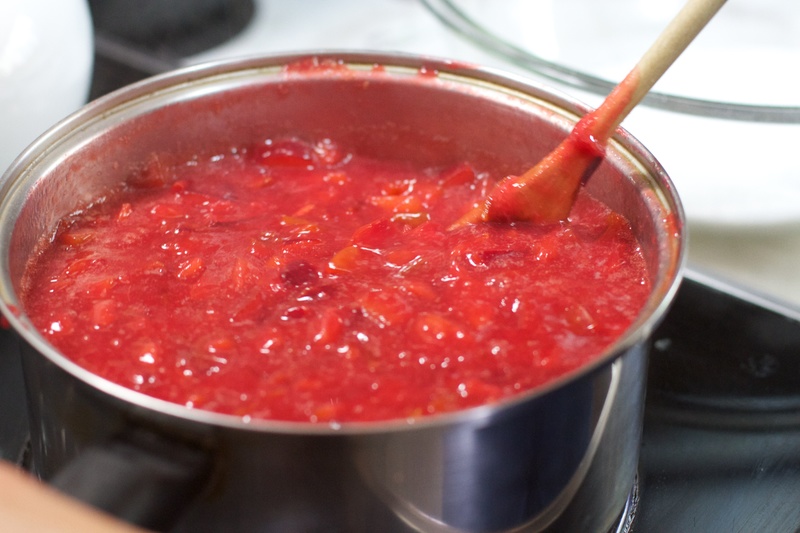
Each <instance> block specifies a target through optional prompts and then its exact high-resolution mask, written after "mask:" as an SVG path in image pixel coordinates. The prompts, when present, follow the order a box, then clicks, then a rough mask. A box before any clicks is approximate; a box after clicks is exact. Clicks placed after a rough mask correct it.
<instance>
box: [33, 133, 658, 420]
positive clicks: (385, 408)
mask: <svg viewBox="0 0 800 533" xmlns="http://www.w3.org/2000/svg"><path fill="white" fill-rule="evenodd" d="M491 186H492V179H491V178H490V177H488V176H486V175H484V174H481V173H476V172H474V171H473V169H472V168H471V167H470V166H469V165H466V164H464V165H461V166H457V167H455V168H447V169H430V168H429V169H419V168H414V167H413V166H411V165H409V164H405V163H400V162H396V161H376V160H371V159H367V158H364V157H361V156H359V155H357V154H350V153H346V152H345V151H343V150H342V149H341V148H340V147H339V146H337V145H336V144H334V143H333V142H330V141H328V140H324V141H321V142H318V143H316V144H310V143H303V142H299V141H296V140H275V141H272V140H268V141H266V142H264V143H259V144H258V145H257V146H254V147H247V148H242V149H238V150H232V151H230V152H228V153H224V154H219V155H217V156H215V157H210V158H199V157H195V158H193V159H191V160H189V161H187V162H186V163H185V164H183V165H178V166H175V167H171V168H164V167H163V166H162V165H159V164H158V161H157V160H154V161H153V164H151V165H150V166H149V167H148V168H147V169H146V170H145V171H144V172H142V174H141V175H140V176H139V177H138V178H137V179H136V180H133V181H130V182H128V183H127V184H125V185H121V186H120V188H119V190H117V191H115V192H113V193H111V194H109V195H108V196H106V197H104V198H100V199H98V200H97V201H96V202H94V203H93V204H92V205H90V206H87V207H85V208H84V209H82V210H80V211H78V212H76V213H75V214H74V215H72V216H70V217H68V218H66V219H65V220H63V221H62V223H61V224H60V226H59V228H58V230H57V232H56V233H55V236H54V237H53V239H52V241H48V242H47V243H45V244H44V245H43V246H42V250H41V252H40V253H39V254H38V255H37V256H36V257H34V258H33V259H32V261H31V262H30V264H29V267H28V272H27V274H26V279H25V281H26V283H25V286H26V287H27V289H26V290H25V291H24V294H23V301H24V306H25V309H26V311H27V313H28V314H29V315H30V316H31V318H32V319H33V321H34V323H35V324H36V326H37V327H38V328H39V329H40V331H41V333H42V334H44V336H45V337H46V338H47V339H48V340H49V341H50V342H51V343H52V344H53V345H54V346H56V347H57V348H58V349H60V350H61V351H62V352H63V353H64V354H66V355H67V356H68V357H69V358H71V359H73V360H74V361H75V362H76V363H77V364H79V365H81V366H82V367H84V368H86V369H88V370H90V371H91V372H94V373H96V374H98V375H100V376H103V377H105V378H107V379H109V380H111V381H114V382H117V383H119V384H122V385H124V386H126V387H129V388H131V389H135V390H137V391H141V392H142V393H145V394H148V395H151V396H154V397H157V398H162V399H164V400H168V401H170V402H176V403H178V404H182V405H186V406H189V407H192V408H197V409H206V410H212V411H217V412H221V413H229V414H233V415H237V416H241V417H244V418H245V419H273V420H292V421H311V422H323V421H324V422H334V421H335V422H348V421H370V420H385V419H396V418H407V417H419V416H424V415H430V414H434V413H442V412H448V411H454V410H458V409H463V408H467V407H471V406H476V405H480V404H485V403H487V402H495V401H498V400H500V399H503V398H508V397H510V396H512V395H516V394H519V393H520V392H522V391H526V390H530V389H532V388H534V387H537V386H539V385H542V384H544V383H547V382H549V381H551V380H553V379H556V378H558V377H559V376H561V375H563V374H564V373H566V372H569V371H571V370H573V369H576V368H578V367H580V366H582V365H585V364H586V363H587V362H589V361H591V360H592V359H593V358H596V357H597V356H598V354H600V353H601V352H602V351H603V350H604V348H606V347H607V346H609V345H610V344H611V343H613V342H614V340H615V339H617V338H618V337H619V336H620V335H621V334H622V333H623V332H624V331H625V330H626V328H628V327H629V325H630V324H631V322H632V321H633V320H634V319H635V317H636V316H637V314H638V313H639V311H640V309H641V307H642V305H643V303H644V301H645V299H646V298H647V295H648V293H649V288H650V283H649V280H648V275H647V272H646V267H645V264H644V261H643V259H642V256H641V253H640V251H639V246H638V243H637V242H636V240H635V239H634V237H633V236H632V232H631V229H630V227H629V225H628V223H627V222H626V220H625V219H624V218H622V217H621V216H620V215H618V214H616V213H614V212H612V211H610V210H609V209H608V208H607V207H606V206H604V205H603V204H601V203H599V202H597V201H596V200H594V199H592V198H590V197H589V196H588V195H586V194H585V193H583V192H581V194H580V195H579V198H578V201H577V203H576V205H575V207H574V209H573V211H572V214H571V216H570V219H569V221H568V222H564V223H559V224H552V225H534V224H514V225H510V224H490V223H481V224H474V225H467V226H464V227H462V228H459V229H457V230H449V229H448V228H449V226H450V225H451V224H452V223H453V222H454V221H455V220H456V219H457V218H458V217H459V216H461V215H462V214H463V213H464V212H465V211H466V210H467V208H468V206H471V205H473V204H474V203H475V202H478V201H480V200H481V199H482V198H483V197H485V195H486V192H487V190H488V189H490V188H491Z"/></svg>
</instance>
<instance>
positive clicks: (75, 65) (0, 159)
mask: <svg viewBox="0 0 800 533" xmlns="http://www.w3.org/2000/svg"><path fill="white" fill-rule="evenodd" d="M93 47H94V40H93V32H92V23H91V15H90V13H89V6H88V4H87V3H86V1H85V0H0V173H2V171H4V170H5V169H6V167H8V166H9V165H10V164H11V162H12V161H13V160H14V158H15V157H16V156H17V155H18V154H19V153H20V152H22V151H23V150H24V149H25V147H26V146H27V145H28V144H30V143H31V142H32V141H33V140H35V139H36V137H38V136H39V134H41V133H43V132H44V131H45V130H47V129H48V128H49V127H50V126H52V125H53V124H55V123H56V122H58V121H59V120H61V119H62V118H64V117H66V116H67V115H68V114H70V113H72V112H73V111H75V110H76V109H78V108H79V107H81V106H82V105H83V104H84V103H85V102H86V100H87V98H88V95H89V84H90V82H91V76H92V65H93V57H94V55H93V54H94V50H93Z"/></svg>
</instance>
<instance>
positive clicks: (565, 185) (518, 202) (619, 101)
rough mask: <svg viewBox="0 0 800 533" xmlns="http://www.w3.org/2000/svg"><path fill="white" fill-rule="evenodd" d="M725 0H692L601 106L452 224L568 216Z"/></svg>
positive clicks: (552, 219) (553, 219) (548, 219)
mask: <svg viewBox="0 0 800 533" xmlns="http://www.w3.org/2000/svg"><path fill="white" fill-rule="evenodd" d="M724 3H725V0H688V2H686V4H685V5H684V6H683V8H682V9H681V10H680V12H678V14H677V15H676V16H675V18H674V19H672V21H671V22H670V23H669V25H668V26H667V27H666V29H665V30H664V31H663V32H662V33H661V35H659V37H658V39H656V41H655V42H654V43H653V44H652V46H651V47H650V48H649V49H648V50H647V52H646V53H645V54H644V56H642V58H641V59H640V60H639V63H637V64H636V66H635V67H634V68H633V70H631V71H630V73H629V74H628V75H627V76H626V77H625V79H624V80H622V82H621V83H620V84H619V85H617V86H616V87H615V88H614V89H613V90H612V91H611V93H610V94H609V95H608V97H607V98H606V99H605V100H604V101H603V103H602V104H600V107H598V108H597V109H596V110H594V111H593V112H591V113H589V114H587V115H585V116H584V117H583V118H582V119H581V120H580V121H578V123H577V124H576V125H575V127H574V128H573V130H572V132H571V133H570V134H569V136H568V137H567V138H566V139H564V141H562V142H561V144H559V145H558V146H557V147H556V148H555V150H553V151H552V152H550V154H548V155H547V156H546V157H545V158H544V159H542V160H541V161H540V162H539V163H538V164H537V165H536V166H534V167H533V168H531V169H530V170H528V171H527V172H525V173H524V174H522V175H521V176H508V177H506V178H504V179H503V180H501V181H500V182H499V183H498V184H497V185H496V186H495V187H494V189H493V190H492V191H491V192H490V193H489V196H488V197H487V199H486V201H485V202H484V203H483V204H482V205H477V206H475V207H474V208H473V209H472V210H471V211H470V212H468V213H467V214H466V215H464V216H463V217H461V218H460V219H459V220H458V221H456V223H455V224H453V226H451V227H452V228H456V227H460V226H463V225H465V224H470V223H474V222H481V221H485V222H490V221H499V222H512V221H515V220H520V221H523V220H524V221H531V222H538V223H551V222H557V221H559V220H564V219H566V218H567V216H568V215H569V212H570V210H571V209H572V204H573V203H574V202H575V198H576V197H577V194H578V190H579V189H580V186H581V183H583V182H584V181H585V180H586V179H587V178H588V177H589V176H590V175H591V174H592V172H594V170H595V169H596V168H597V166H598V165H599V164H600V161H601V160H602V159H603V156H604V155H605V147H606V143H607V142H608V139H609V138H610V137H611V136H612V135H613V134H614V132H615V131H616V129H617V127H618V126H619V125H620V123H621V122H622V121H623V119H624V118H625V117H626V116H628V113H630V111H631V110H632V109H633V108H634V107H635V106H636V105H637V104H638V103H639V102H640V101H641V100H642V98H644V96H645V95H646V94H647V92H648V91H649V90H650V89H651V88H652V87H653V85H654V84H655V83H656V81H658V79H659V78H660V77H661V76H662V75H663V74H664V72H666V70H667V69H668V68H669V67H670V65H672V63H673V62H674V61H675V60H676V59H677V58H678V56H680V55H681V53H683V51H684V50H685V49H686V47H687V46H689V43H690V42H692V40H693V39H694V38H695V37H696V36H697V34H698V33H700V30H702V29H703V28H704V27H705V25H706V24H707V23H708V21H709V20H711V18H712V17H713V16H714V15H715V14H716V12H717V11H719V9H720V8H721V7H722V5H723V4H724Z"/></svg>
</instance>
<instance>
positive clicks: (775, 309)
mask: <svg viewBox="0 0 800 533" xmlns="http://www.w3.org/2000/svg"><path fill="white" fill-rule="evenodd" d="M398 1H399V0H398ZM103 3H105V2H91V4H92V6H93V8H94V10H95V13H94V15H95V24H96V31H97V39H96V43H97V46H96V63H95V78H94V83H93V86H92V93H91V97H92V98H95V97H98V96H100V95H102V94H105V93H106V92H109V91H111V90H113V89H115V88H117V87H120V86H122V85H125V84H128V83H131V82H133V81H136V80H138V79H142V78H144V77H147V76H150V75H152V74H156V73H158V72H162V71H165V70H169V69H171V68H175V67H177V66H180V65H181V64H182V63H183V62H185V56H186V55H188V54H193V53H197V52H199V51H200V50H202V49H203V48H204V46H205V47H211V48H213V46H215V45H216V44H217V43H219V42H221V40H224V39H225V38H229V37H230V36H232V35H235V34H236V32H238V31H240V30H241V29H243V28H245V27H246V26H247V23H248V21H249V20H250V17H253V16H256V18H257V17H258V11H257V10H254V9H253V8H254V5H253V2H249V1H241V0H227V1H225V0H208V1H207V2H199V3H195V2H174V6H183V4H186V5H187V6H190V7H189V8H188V9H191V8H192V7H193V8H194V9H195V10H196V11H197V13H195V16H196V17H201V16H202V15H203V12H204V13H205V14H206V18H207V20H209V21H212V22H211V23H212V30H210V31H209V32H208V33H201V36H200V37H198V36H197V34H196V31H195V30H197V27H193V30H192V31H191V32H187V31H183V32H178V33H175V32H174V31H172V30H171V29H170V28H166V29H164V28H161V29H160V30H159V32H160V33H158V32H155V30H153V32H155V33H150V34H147V33H146V34H145V35H144V36H142V35H138V36H137V35H131V34H126V33H125V31H127V30H125V31H123V30H120V28H119V27H115V26H114V25H115V24H120V21H119V20H116V19H114V17H113V16H112V15H104V16H101V15H102V13H100V11H99V10H100V9H101V7H98V6H99V5H100V4H103ZM107 3H108V4H116V3H119V2H112V1H111V0H107ZM123 3H124V2H123ZM160 3H161V2H160V0H156V1H155V2H143V3H142V4H141V8H142V10H145V6H149V5H151V4H154V5H155V4H160ZM399 3H403V2H399ZM95 4H98V5H95ZM171 4H173V3H171ZM212 4H216V5H212ZM257 4H260V6H261V7H262V8H263V7H264V5H265V4H266V2H264V1H263V0H262V1H261V2H260V3H258V2H257ZM316 4H321V2H316ZM139 5H140V4H138V3H137V6H139ZM409 5H410V4H409ZM255 7H258V5H256V6H255ZM154 9H155V8H154ZM176 9H177V7H176ZM184 9H186V8H184ZM204 10H207V11H204ZM262 16H263V13H262ZM167 22H168V21H167V20H164V24H166V23H167ZM251 31H252V28H251ZM153 35H156V37H153ZM202 35H206V37H203V36H202ZM165 36H167V37H169V38H170V39H172V44H171V45H170V46H166V45H164V42H167V41H165V39H166V37H165ZM170 36H171V37H170ZM203 39H206V41H203ZM203 42H205V45H204V44H203ZM798 355H800V310H798V309H796V308H793V307H791V306H788V305H783V304H781V303H779V302H776V301H774V300H772V299H767V298H762V297H760V296H758V295H756V294H753V293H750V292H747V291H744V290H741V289H739V288H737V287H734V286H731V285H728V284H725V283H723V282H721V281H719V280H717V279H715V278H713V277H710V276H706V275H704V274H702V273H699V272H695V271H689V272H688V273H687V279H686V280H685V281H684V283H683V285H682V286H681V288H680V290H679V292H678V295H677V298H676V301H675V303H674V305H673V307H672V308H671V310H670V312H669V313H668V314H667V316H666V318H665V320H664V322H663V323H662V325H661V326H660V327H659V328H658V330H657V331H656V332H655V334H654V336H653V340H652V350H651V361H650V368H649V373H648V384H647V386H648V389H647V390H648V393H647V402H646V406H645V425H644V434H643V442H642V448H641V461H640V467H639V478H640V479H639V493H638V497H639V503H638V507H637V510H636V518H635V522H634V525H633V531H635V532H651V533H652V532H656V533H658V532H667V533H672V532H676V533H683V532H689V531H698V532H699V531H702V532H705V533H716V532H720V533H722V532H725V533H729V532H748V533H749V532H761V531H763V532H770V533H783V532H786V533H790V532H798V531H800V505H798V502H800V357H798ZM0 405H1V406H3V407H2V408H1V409H0V457H2V458H3V459H6V460H10V461H15V462H19V463H21V462H24V460H25V449H26V441H27V434H28V429H27V428H28V426H27V416H26V412H25V403H24V389H23V384H22V380H21V368H20V361H19V356H18V350H17V339H16V337H15V336H14V335H13V334H12V333H11V332H9V331H5V330H0Z"/></svg>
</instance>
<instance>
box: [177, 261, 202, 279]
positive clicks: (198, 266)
mask: <svg viewBox="0 0 800 533" xmlns="http://www.w3.org/2000/svg"><path fill="white" fill-rule="evenodd" d="M205 269H206V266H205V261H203V259H202V258H201V257H193V258H192V259H190V260H188V261H186V262H184V263H181V264H180V265H178V273H177V274H176V276H177V277H178V279H179V280H181V281H194V280H196V279H198V278H199V277H200V276H201V275H202V274H203V272H204V271H205Z"/></svg>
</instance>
